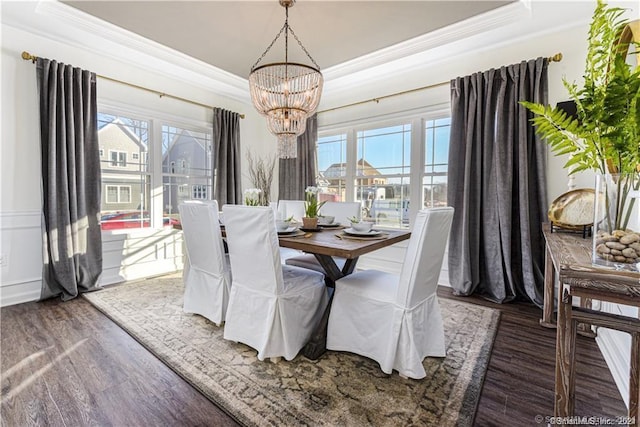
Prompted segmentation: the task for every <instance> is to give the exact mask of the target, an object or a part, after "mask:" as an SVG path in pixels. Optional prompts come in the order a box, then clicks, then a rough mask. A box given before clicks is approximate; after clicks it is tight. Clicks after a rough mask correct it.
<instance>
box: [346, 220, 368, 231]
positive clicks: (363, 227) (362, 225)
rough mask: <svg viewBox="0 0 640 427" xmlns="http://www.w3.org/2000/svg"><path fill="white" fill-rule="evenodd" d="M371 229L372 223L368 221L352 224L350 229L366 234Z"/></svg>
mask: <svg viewBox="0 0 640 427" xmlns="http://www.w3.org/2000/svg"><path fill="white" fill-rule="evenodd" d="M372 227H373V223H372V222H369V221H360V222H352V223H351V228H353V229H354V230H356V231H362V232H367V231H370V230H371V228H372Z"/></svg>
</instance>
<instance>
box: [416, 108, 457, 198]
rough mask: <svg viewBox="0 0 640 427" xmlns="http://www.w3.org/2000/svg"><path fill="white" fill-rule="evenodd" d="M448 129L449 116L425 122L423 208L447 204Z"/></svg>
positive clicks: (449, 126) (449, 125)
mask: <svg viewBox="0 0 640 427" xmlns="http://www.w3.org/2000/svg"><path fill="white" fill-rule="evenodd" d="M450 129H451V119H450V118H446V119H438V120H427V121H426V122H425V141H424V143H425V165H424V176H423V178H422V186H423V193H424V194H423V200H424V203H423V206H424V207H425V208H431V207H438V206H447V169H448V164H447V163H448V161H449V131H450Z"/></svg>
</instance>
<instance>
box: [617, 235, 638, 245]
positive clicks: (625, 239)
mask: <svg viewBox="0 0 640 427" xmlns="http://www.w3.org/2000/svg"><path fill="white" fill-rule="evenodd" d="M638 241H640V236H638V235H637V234H636V233H628V234H626V235H624V236H622V237H620V243H622V244H623V245H629V244H631V243H635V242H638Z"/></svg>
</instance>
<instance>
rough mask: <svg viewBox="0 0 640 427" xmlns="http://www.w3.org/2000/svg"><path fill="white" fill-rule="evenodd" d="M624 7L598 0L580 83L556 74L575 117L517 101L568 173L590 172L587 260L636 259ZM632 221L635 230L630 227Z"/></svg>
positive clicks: (635, 126) (637, 145)
mask: <svg viewBox="0 0 640 427" xmlns="http://www.w3.org/2000/svg"><path fill="white" fill-rule="evenodd" d="M623 14H624V10H623V9H620V8H615V7H608V6H607V5H606V3H604V2H603V1H602V0H598V3H597V6H596V9H595V12H594V15H593V18H592V21H591V24H590V29H589V45H588V49H587V60H586V64H585V72H584V76H583V77H584V84H583V86H582V87H578V85H577V84H575V83H569V82H567V81H566V80H563V83H564V86H565V87H566V89H567V91H568V92H569V96H570V98H571V100H572V101H573V102H574V103H575V105H576V110H577V117H570V116H568V115H567V114H566V113H565V112H564V111H563V110H562V109H560V108H558V107H555V108H552V107H551V106H548V105H541V104H534V103H528V102H523V103H522V104H523V105H524V106H525V107H526V108H528V109H529V110H531V111H532V112H533V113H534V114H535V117H534V118H533V119H532V122H533V123H534V125H535V126H536V131H537V132H538V133H539V134H541V135H542V136H544V137H545V138H546V140H547V143H548V144H549V145H550V147H551V149H552V151H553V152H554V153H555V154H557V155H567V154H568V155H569V160H568V161H567V162H566V164H565V167H566V168H568V169H569V175H572V174H574V173H576V172H580V171H585V170H592V171H594V172H595V173H596V197H595V212H594V233H593V235H594V243H593V263H594V264H596V265H605V266H606V265H612V266H614V267H616V268H623V269H630V270H638V266H639V265H640V234H639V233H637V230H638V229H639V228H640V210H639V209H638V206H637V205H638V202H637V200H638V197H639V195H640V194H639V188H640V108H639V105H638V100H639V99H640V67H639V66H638V64H635V65H632V64H629V63H627V56H628V51H629V47H630V46H633V45H635V46H637V45H638V43H637V42H634V41H633V40H632V31H631V30H630V27H629V22H628V21H627V20H625V19H624V18H623V17H622V15H623ZM634 227H635V231H634Z"/></svg>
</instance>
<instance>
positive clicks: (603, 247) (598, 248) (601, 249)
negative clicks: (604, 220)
mask: <svg viewBox="0 0 640 427" xmlns="http://www.w3.org/2000/svg"><path fill="white" fill-rule="evenodd" d="M596 252H598V253H600V254H608V253H611V249H610V248H609V247H608V246H607V245H605V244H604V243H600V244H599V245H598V246H596Z"/></svg>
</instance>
